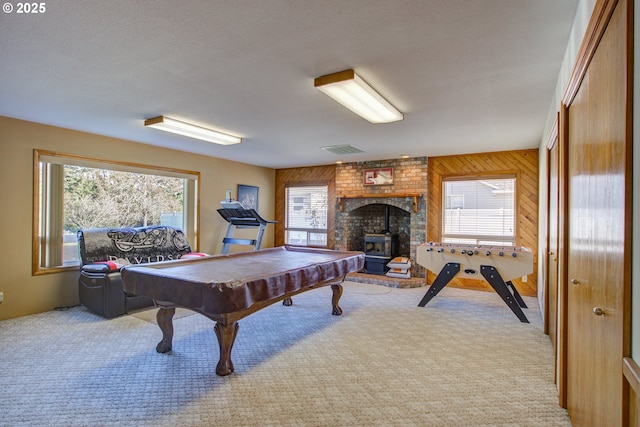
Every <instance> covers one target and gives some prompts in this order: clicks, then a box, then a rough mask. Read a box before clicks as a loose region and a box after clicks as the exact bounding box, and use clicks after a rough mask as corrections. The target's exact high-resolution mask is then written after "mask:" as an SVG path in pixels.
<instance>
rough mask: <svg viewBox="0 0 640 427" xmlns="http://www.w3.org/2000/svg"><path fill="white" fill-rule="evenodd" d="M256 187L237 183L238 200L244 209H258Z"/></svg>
mask: <svg viewBox="0 0 640 427" xmlns="http://www.w3.org/2000/svg"><path fill="white" fill-rule="evenodd" d="M258 189H259V188H258V187H256V186H253V185H242V184H238V201H239V202H240V203H242V206H244V208H245V209H255V210H256V212H257V211H258Z"/></svg>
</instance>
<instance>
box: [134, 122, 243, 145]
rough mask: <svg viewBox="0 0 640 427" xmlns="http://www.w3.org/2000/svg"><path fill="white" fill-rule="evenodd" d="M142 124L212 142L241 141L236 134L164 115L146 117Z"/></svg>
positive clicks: (224, 143)
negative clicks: (228, 133)
mask: <svg viewBox="0 0 640 427" xmlns="http://www.w3.org/2000/svg"><path fill="white" fill-rule="evenodd" d="M144 125H145V126H149V127H152V128H156V129H160V130H164V131H167V132H172V133H177V134H178V135H184V136H188V137H190V138H195V139H201V140H203V141H208V142H213V143H214V144H220V145H232V144H240V143H241V142H242V138H239V137H237V136H232V135H227V134H226V133H221V132H218V131H215V130H211V129H207V128H203V127H201V126H197V125H192V124H191V123H186V122H182V121H180V120H176V119H170V118H169V117H164V116H158V117H154V118H152V119H147V120H145V121H144Z"/></svg>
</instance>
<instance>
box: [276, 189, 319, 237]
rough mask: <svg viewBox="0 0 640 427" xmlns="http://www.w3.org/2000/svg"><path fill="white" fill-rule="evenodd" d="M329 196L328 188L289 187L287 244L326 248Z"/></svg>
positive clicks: (287, 191)
mask: <svg viewBox="0 0 640 427" xmlns="http://www.w3.org/2000/svg"><path fill="white" fill-rule="evenodd" d="M328 194H329V193H328V187H327V186H326V185H307V186H296V187H287V189H286V196H285V198H286V206H285V212H286V217H285V243H286V244H288V245H299V246H314V247H323V248H326V247H327V213H328Z"/></svg>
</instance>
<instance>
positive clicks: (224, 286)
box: [122, 246, 364, 376]
mask: <svg viewBox="0 0 640 427" xmlns="http://www.w3.org/2000/svg"><path fill="white" fill-rule="evenodd" d="M363 267H364V253H362V252H358V251H334V250H328V249H312V248H300V247H290V246H280V247H276V248H268V249H261V250H257V251H251V252H241V253H235V254H231V255H213V256H206V257H202V258H196V259H188V260H178V261H166V262H157V263H151V264H144V265H133V266H127V267H124V268H123V269H122V280H123V285H124V290H125V291H126V292H130V293H132V294H135V295H141V296H146V297H150V298H152V299H153V300H154V301H155V302H156V304H157V305H158V307H159V309H158V313H157V320H158V326H159V327H160V330H161V331H162V341H160V343H158V345H157V346H156V350H157V351H158V352H160V353H166V352H168V351H170V350H171V347H172V340H173V316H174V314H175V308H176V307H184V308H187V309H190V310H193V311H195V312H198V313H200V314H202V315H204V316H206V317H208V318H209V319H211V320H213V321H215V322H216V324H215V326H214V330H215V333H216V336H217V338H218V345H219V347H220V359H219V361H218V365H217V367H216V373H217V374H218V375H221V376H224V375H229V374H231V373H232V372H233V362H232V361H231V349H232V347H233V343H234V341H235V338H236V335H237V333H238V327H239V326H238V320H240V319H242V318H244V317H246V316H248V315H250V314H252V313H255V312H256V311H258V310H260V309H262V308H264V307H267V306H269V305H271V304H273V303H275V302H278V301H283V303H284V305H291V304H292V300H291V297H292V296H294V295H296V294H299V293H301V292H305V291H308V290H311V289H316V288H319V287H322V286H331V288H332V290H333V297H332V305H333V310H332V314H334V315H340V314H342V309H341V308H340V306H339V305H338V302H339V300H340V297H341V296H342V282H343V280H344V278H345V276H346V275H347V274H348V273H353V272H356V271H359V270H361V269H362V268H363Z"/></svg>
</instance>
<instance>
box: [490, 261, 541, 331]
mask: <svg viewBox="0 0 640 427" xmlns="http://www.w3.org/2000/svg"><path fill="white" fill-rule="evenodd" d="M480 274H482V276H483V277H484V278H485V279H486V280H487V282H489V284H490V285H491V286H492V287H493V289H494V290H495V291H496V293H497V294H498V295H500V297H501V298H502V299H503V300H504V302H505V303H506V304H507V306H508V307H509V308H510V309H511V311H513V314H515V315H516V316H517V317H518V319H520V321H521V322H522V323H529V320H528V319H527V316H525V315H524V313H523V312H522V309H521V308H520V305H519V304H518V302H517V301H516V298H515V297H514V296H513V294H512V293H511V291H510V290H509V288H508V287H507V284H506V283H505V282H504V280H502V276H500V273H499V272H498V270H496V268H495V267H493V266H490V265H481V266H480ZM518 296H520V294H518ZM521 299H522V298H521ZM522 302H523V303H524V301H522Z"/></svg>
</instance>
